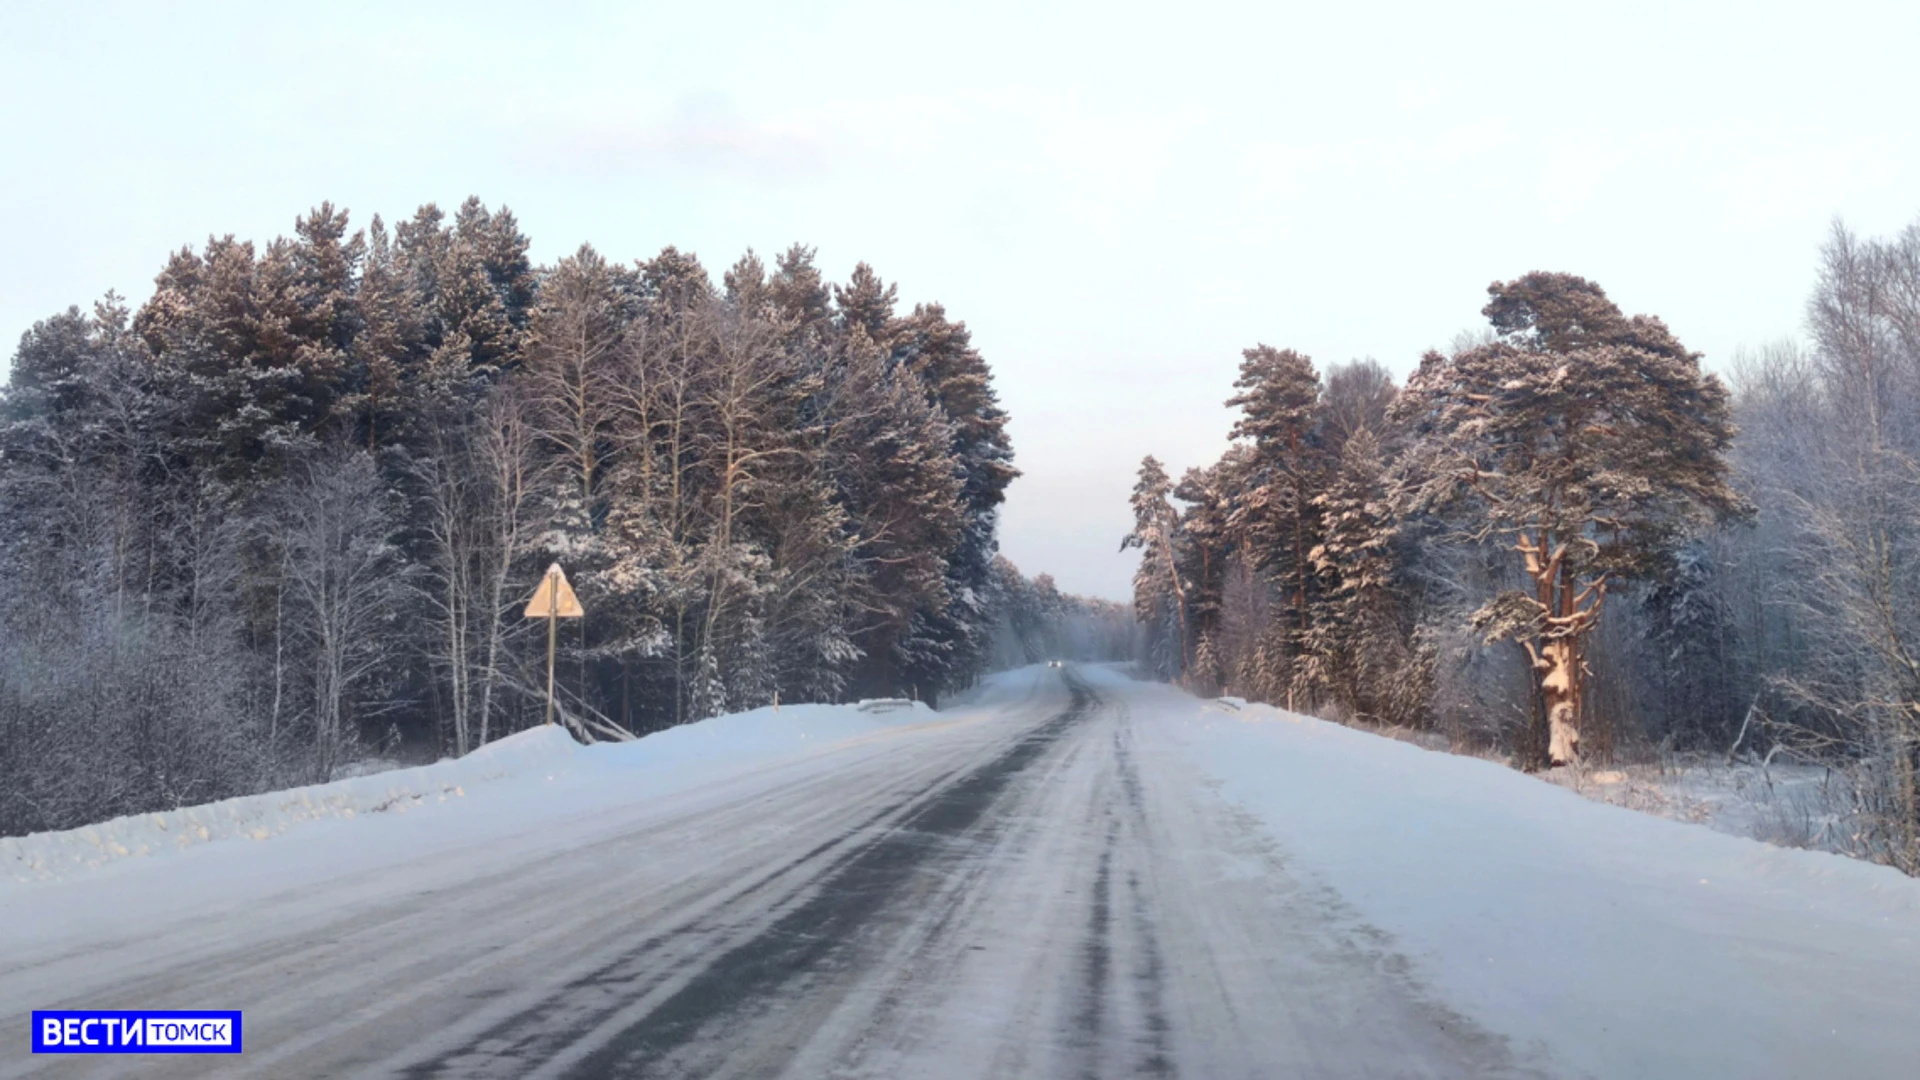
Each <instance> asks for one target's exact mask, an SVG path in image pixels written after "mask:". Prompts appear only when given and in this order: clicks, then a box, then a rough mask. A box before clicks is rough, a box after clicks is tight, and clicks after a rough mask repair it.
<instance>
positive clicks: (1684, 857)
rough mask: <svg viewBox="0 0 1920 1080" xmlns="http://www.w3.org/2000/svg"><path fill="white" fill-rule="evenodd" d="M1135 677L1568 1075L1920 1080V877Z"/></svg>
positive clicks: (1211, 766)
mask: <svg viewBox="0 0 1920 1080" xmlns="http://www.w3.org/2000/svg"><path fill="white" fill-rule="evenodd" d="M1134 693H1135V694H1136V696H1140V697H1147V698H1150V699H1153V700H1155V701H1157V702H1158V710H1157V711H1159V712H1160V713H1161V715H1163V716H1164V717H1166V718H1167V720H1168V721H1170V722H1171V724H1172V729H1171V730H1170V731H1169V732H1167V735H1168V738H1169V741H1170V742H1171V743H1173V744H1175V745H1178V746H1179V747H1180V748H1181V749H1183V750H1184V751H1185V752H1187V753H1189V754H1192V755H1193V756H1194V757H1195V758H1196V759H1197V760H1198V761H1200V762H1201V763H1202V764H1203V766H1204V767H1205V768H1206V769H1207V770H1208V771H1209V772H1211V773H1212V774H1214V775H1215V776H1217V777H1219V778H1220V781H1221V784H1220V791H1221V793H1222V794H1223V795H1224V796H1225V797H1226V798H1228V799H1229V800H1231V801H1233V802H1235V803H1237V804H1239V805H1242V806H1244V807H1245V808H1247V809H1248V810H1249V811H1250V812H1251V813H1253V814H1255V815H1256V816H1257V817H1259V819H1260V820H1261V821H1262V822H1263V823H1264V824H1265V826H1266V827H1267V829H1268V830H1269V832H1270V833H1271V834H1272V836H1273V837H1274V839H1275V841H1276V843H1277V844H1278V845H1279V846H1280V847H1281V849H1282V850H1284V851H1285V852H1286V853H1287V855H1288V856H1289V864H1290V865H1291V866H1293V867H1295V868H1296V869H1298V870H1302V871H1305V872H1308V873H1310V874H1311V875H1312V876H1314V877H1315V878H1317V879H1319V880H1321V881H1323V882H1325V883H1326V884H1327V886H1328V887H1330V888H1331V889H1332V890H1333V891H1334V892H1336V893H1338V894H1339V896H1340V897H1341V898H1342V899H1343V900H1344V901H1345V902H1346V903H1348V904H1350V905H1352V907H1353V909H1354V911H1355V912H1356V913H1357V914H1358V915H1359V916H1360V917H1362V918H1363V919H1365V920H1366V921H1367V922H1368V923H1369V924H1370V925H1372V926H1374V927H1377V928H1378V929H1379V930H1381V931H1383V932H1384V933H1386V934H1388V935H1390V936H1391V937H1392V938H1393V939H1394V941H1395V942H1396V943H1397V947H1398V948H1399V949H1400V950H1402V951H1403V952H1404V953H1405V955H1406V956H1407V957H1408V959H1409V960H1410V961H1411V962H1412V964H1413V967H1414V969H1415V970H1416V971H1418V972H1420V973H1421V974H1422V975H1423V976H1424V977H1425V978H1426V979H1427V980H1428V981H1429V982H1430V985H1432V986H1433V988H1434V989H1435V990H1436V991H1437V992H1439V993H1440V994H1441V995H1442V996H1443V997H1444V998H1445V999H1446V1000H1447V1001H1449V1002H1450V1003H1452V1004H1453V1005H1454V1006H1456V1007H1458V1008H1460V1009H1462V1010H1463V1011H1464V1012H1465V1013H1467V1014H1468V1015H1469V1016H1472V1017H1474V1018H1476V1019H1479V1020H1480V1021H1482V1022H1484V1023H1487V1024H1488V1025H1489V1026H1491V1027H1493V1028H1495V1029H1496V1030H1499V1031H1501V1032H1502V1033H1504V1034H1507V1035H1509V1036H1511V1037H1512V1038H1514V1039H1515V1040H1516V1041H1517V1042H1518V1043H1520V1044H1521V1045H1523V1046H1533V1047H1538V1048H1540V1049H1541V1050H1543V1051H1544V1052H1545V1053H1547V1054H1548V1055H1549V1056H1550V1057H1551V1059H1552V1060H1553V1061H1555V1062H1556V1063H1557V1064H1558V1065H1560V1066H1562V1067H1564V1068H1567V1069H1569V1070H1571V1071H1573V1072H1575V1073H1577V1074H1590V1075H1594V1076H1601V1077H1710V1076H1712V1077H1869V1076H1885V1077H1911V1076H1915V1075H1920V881H1916V880H1914V879H1911V878H1907V877H1905V876H1903V875H1901V874H1899V873H1898V872H1896V871H1894V870H1891V869H1888V868H1886V867H1880V866H1873V865H1869V864H1866V863H1862V862H1858V861H1855V860H1851V859H1847V858H1843V857H1840V856H1837V855H1831V854H1826V853H1822V852H1812V851H1798V850H1789V849H1784V848H1779V847H1774V846H1771V845H1768V844H1762V843H1758V842H1755V841H1752V840H1747V839H1742V838H1737V837H1734V836H1729V835H1723V834H1721V833H1719V832H1715V831H1712V830H1710V829H1708V828H1705V827H1703V826H1699V825H1689V824H1684V823H1680V822H1675V821H1671V820H1664V819H1662V818H1659V817H1654V816H1649V815H1646V814H1641V813H1636V812H1633V811H1630V810H1625V809H1622V808H1620V807H1615V806H1609V805H1603V804H1600V803H1596V802H1593V801H1589V800H1586V799H1583V798H1580V797H1579V796H1577V795H1575V794H1574V793H1572V792H1570V791H1567V790H1564V789H1562V788H1559V787H1556V786H1554V785H1550V784H1542V783H1540V782H1538V781H1537V780H1534V779H1532V778H1530V777H1527V776H1524V775H1521V774H1519V773H1515V772H1513V771H1512V770H1509V769H1507V768H1504V767H1502V766H1499V765H1496V764H1493V763H1491V762H1486V761H1481V760H1479V759H1476V758H1471V757H1460V756H1454V755H1449V754H1445V753H1437V752H1431V751H1426V750H1422V749H1420V748H1418V747H1415V746H1412V745H1409V744H1407V743H1403V742H1399V741H1395V740H1391V739H1385V738H1380V737H1378V736H1374V735H1370V734H1367V733H1364V732H1358V731H1354V730H1351V729H1348V728H1344V727H1341V726H1338V725H1335V724H1331V723H1326V722H1324V721H1320V720H1314V719H1311V718H1307V717H1302V716H1298V715H1294V714H1290V713H1287V712H1284V711H1283V710H1279V709H1274V708H1270V707H1267V706H1262V705H1238V706H1237V707H1224V708H1223V707H1218V706H1201V707H1199V708H1195V707H1193V706H1191V705H1189V704H1188V703H1187V702H1185V701H1184V700H1182V698H1183V695H1180V694H1179V693H1178V692H1177V691H1173V690H1169V689H1164V688H1157V687H1156V688H1142V689H1138V690H1136V691H1134ZM1136 708H1138V706H1136Z"/></svg>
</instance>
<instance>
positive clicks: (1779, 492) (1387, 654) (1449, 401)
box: [1124, 224, 1920, 873]
mask: <svg viewBox="0 0 1920 1080" xmlns="http://www.w3.org/2000/svg"><path fill="white" fill-rule="evenodd" d="M1489 297H1490V302H1489V303H1488V304H1487V306H1486V307H1485V309H1484V310H1483V314H1484V315H1485V316H1486V317H1487V319H1488V327H1487V328H1486V329H1485V330H1483V331H1479V332H1469V333H1465V334H1462V335H1460V336H1459V337H1458V338H1457V339H1456V340H1455V341H1454V343H1453V345H1452V347H1451V348H1450V349H1448V350H1446V351H1444V352H1442V351H1433V352H1429V353H1428V354H1427V355H1426V356H1425V357H1423V358H1422V359H1421V361H1420V364H1419V366H1418V368H1417V369H1416V370H1415V371H1414V372H1413V374H1412V375H1411V376H1410V377H1409V378H1408V379H1407V381H1406V385H1404V386H1396V385H1395V383H1394V381H1393V380H1392V379H1391V378H1390V377H1389V374H1388V372H1387V371H1386V369H1385V368H1383V367H1382V366H1381V365H1379V364H1378V363H1376V362H1374V361H1372V360H1360V361H1353V362H1347V363H1340V364H1335V365H1333V366H1331V367H1330V368H1328V369H1327V370H1326V371H1325V372H1324V373H1323V372H1321V371H1320V370H1319V369H1317V368H1316V366H1315V365H1314V363H1313V362H1312V360H1311V359H1310V358H1308V357H1306V356H1303V355H1301V354H1299V353H1297V352H1294V351H1291V350H1285V349H1276V348H1270V347H1268V346H1265V345H1260V346H1256V347H1254V348H1251V349H1248V350H1246V352H1245V353H1244V358H1243V363H1242V365H1241V369H1240V377H1239V379H1238V380H1237V382H1236V383H1235V389H1236V390H1237V393H1236V394H1235V395H1234V396H1233V397H1232V398H1231V399H1230V400H1229V401H1228V405H1229V407H1231V408H1233V409H1234V410H1236V412H1237V416H1236V419H1235V423H1234V427H1233V436H1234V441H1233V443H1232V445H1231V448H1230V449H1229V450H1228V451H1227V453H1226V454H1225V455H1224V456H1223V457H1222V458H1221V459H1220V460H1219V461H1217V462H1215V463H1213V464H1211V465H1209V466H1207V467H1205V468H1194V469H1189V470H1187V471H1186V473H1185V474H1184V475H1182V476H1180V477H1179V478H1177V479H1176V478H1174V477H1172V476H1170V475H1168V473H1167V472H1166V470H1165V468H1164V467H1163V466H1162V465H1161V464H1160V462H1159V461H1158V460H1156V459H1155V458H1153V457H1151V456H1150V457H1148V458H1147V459H1146V460H1145V461H1144V462H1143V463H1142V465H1141V469H1140V473H1139V481H1138V484H1137V485H1136V487H1135V491H1134V495H1133V508H1134V517H1135V528H1134V530H1133V532H1132V533H1131V534H1129V535H1128V536H1127V537H1126V538H1125V540H1124V545H1125V546H1131V547H1137V548H1139V549H1140V550H1141V552H1142V559H1141V563H1140V567H1139V570H1138V573H1137V575H1136V578H1135V596H1134V599H1135V610H1136V613H1137V615H1138V617H1139V619H1140V620H1141V622H1142V624H1143V627H1144V635H1143V640H1142V654H1141V655H1142V658H1143V663H1144V664H1146V665H1147V666H1148V667H1149V668H1151V669H1152V670H1154V671H1156V672H1157V673H1158V674H1159V675H1161V676H1162V677H1166V678H1172V679H1177V680H1180V681H1182V682H1184V683H1186V684H1188V685H1190V686H1192V687H1194V688H1195V689H1196V690H1198V691H1200V692H1204V693H1232V694H1237V695H1241V696H1245V697H1248V698H1252V699H1257V700H1262V701H1266V702H1271V703H1276V704H1282V705H1287V706H1289V707H1292V708H1296V709H1299V710H1302V711H1314V712H1317V713H1319V714H1320V715H1323V716H1326V717H1329V718H1333V719H1339V720H1345V721H1354V722H1363V723H1369V724H1375V725H1383V726H1392V727H1400V728H1411V729H1416V730H1419V731H1425V732H1432V733H1436V734H1437V735H1439V736H1443V737H1445V738H1446V739H1447V740H1448V741H1449V742H1450V743H1451V744H1452V745H1454V746H1456V747H1459V748H1462V749H1472V750H1475V751H1480V752H1495V753H1501V754H1506V755H1509V756H1510V758H1511V760H1513V761H1514V762H1515V764H1517V765H1519V766H1521V767H1524V768H1528V769H1538V768H1547V767H1550V766H1558V765H1573V766H1580V765H1583V764H1590V763H1595V762H1605V761H1610V760H1616V759H1628V758H1630V759H1641V760H1644V759H1647V758H1650V757H1655V756H1658V755H1661V754H1664V753H1670V752H1675V751H1682V752H1684V751H1693V752H1698V753H1712V754H1714V755H1716V756H1720V755H1724V756H1726V757H1728V758H1731V757H1733V756H1736V755H1741V756H1744V755H1752V756H1753V757H1755V758H1758V759H1762V760H1775V759H1777V758H1778V757H1779V756H1781V755H1785V756H1786V757H1788V758H1792V759H1798V760H1801V761H1805V762H1812V763H1818V764H1822V765H1826V766H1829V767H1830V768H1832V769H1833V770H1834V776H1835V777H1836V778H1837V779H1838V780H1839V781H1840V782H1841V787H1842V788H1843V789H1844V791H1845V798H1846V799H1847V800H1848V801H1849V803H1850V806H1849V807H1848V810H1849V815H1848V820H1849V821H1850V822H1853V823H1857V826H1856V827H1854V830H1853V832H1852V833H1851V834H1849V835H1845V836H1838V837H1834V838H1832V839H1833V841H1834V842H1835V843H1836V844H1837V846H1840V847H1842V848H1844V849H1846V850H1848V851H1851V852H1852V853H1854V854H1857V855H1860V856H1862V857H1865V858H1870V859H1873V860H1875V861H1879V862H1883V863H1888V864H1891V865H1894V866H1897V867H1900V868H1901V869H1903V870H1906V871H1907V872H1909V873H1920V784H1917V782H1916V777H1920V224H1916V225H1915V226H1913V227H1910V228H1908V229H1907V230H1905V231H1904V232H1902V233H1900V234H1899V235H1897V236H1895V237H1892V238H1888V239H1883V240H1875V239H1863V238H1861V237H1858V236H1856V235H1854V234H1852V233H1850V232H1848V231H1847V230H1845V229H1844V228H1842V227H1839V226H1836V227H1835V230H1834V233H1833V235H1832V236H1831V238H1830V239H1829V240H1828V242H1827V243H1826V244H1825V246H1824V247H1823V249H1822V251H1821V258H1820V272H1819V277H1818V283H1817V286H1816V288H1815V290H1814V293H1813V295H1812V296H1811V297H1810V299H1809V301H1808V305H1807V319H1806V323H1807V330H1808V335H1807V341H1806V343H1805V344H1804V345H1802V344H1797V343H1794V342H1783V343H1778V344H1775V345H1772V346H1769V347H1767V348H1765V349H1762V350H1760V351H1758V352H1756V353H1751V354H1743V355H1739V356H1736V357H1735V358H1733V360H1732V362H1731V363H1730V364H1728V365H1727V366H1726V368H1725V374H1726V378H1725V379H1724V380H1722V379H1721V378H1719V377H1717V376H1716V375H1714V374H1711V373H1708V372H1706V371H1704V370H1703V369H1702V367H1701V357H1700V356H1699V355H1698V354H1696V353H1694V352H1692V351H1690V350H1688V349H1687V348H1686V347H1685V346H1684V345H1682V344H1681V343H1680V342H1679V341H1678V340H1677V339H1676V338H1675V337H1674V335H1673V334H1672V333H1671V332H1670V331H1669V330H1668V329H1667V327H1666V326H1665V325H1664V324H1663V323H1662V322H1661V321H1660V320H1658V319H1656V318H1651V317H1647V316H1631V317H1629V316H1627V315H1625V314H1623V313H1622V312H1621V311H1620V310H1619V309H1618V307H1617V306H1615V305H1614V304H1613V303H1612V301H1610V300H1609V299H1608V298H1607V297H1606V294H1605V292H1604V291H1603V290H1602V289H1601V288H1600V287H1599V286H1598V285H1596V284H1594V283H1592V282H1589V281H1586V280H1583V279H1581V278H1578V277H1574V276H1571V275H1565V274H1547V273H1535V274H1529V275H1527V276H1525V277H1522V278H1520V279H1517V280H1515V281H1510V282H1502V283H1496V284H1495V285H1493V286H1492V287H1491V288H1490V289H1489Z"/></svg>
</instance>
